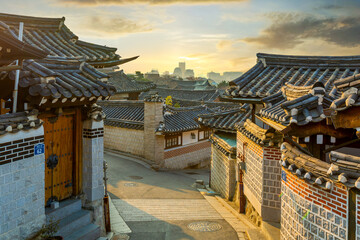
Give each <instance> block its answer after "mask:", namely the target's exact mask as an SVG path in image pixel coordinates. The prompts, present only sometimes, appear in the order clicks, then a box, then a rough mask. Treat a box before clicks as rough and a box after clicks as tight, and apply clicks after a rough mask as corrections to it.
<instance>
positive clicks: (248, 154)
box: [236, 132, 263, 214]
mask: <svg viewBox="0 0 360 240" xmlns="http://www.w3.org/2000/svg"><path fill="white" fill-rule="evenodd" d="M236 142H237V154H238V156H239V155H240V154H241V155H242V154H243V153H244V152H243V143H247V144H248V145H247V146H246V147H245V148H246V149H245V163H246V170H245V171H244V176H243V182H244V190H245V195H246V197H247V199H248V200H249V201H251V203H252V205H253V206H254V207H255V209H256V211H257V212H258V213H259V214H261V204H262V192H263V174H262V173H263V149H262V147H261V146H260V145H257V144H256V143H254V142H253V141H251V140H250V139H249V138H247V137H245V136H244V135H243V134H241V133H240V132H238V133H237V141H236Z"/></svg>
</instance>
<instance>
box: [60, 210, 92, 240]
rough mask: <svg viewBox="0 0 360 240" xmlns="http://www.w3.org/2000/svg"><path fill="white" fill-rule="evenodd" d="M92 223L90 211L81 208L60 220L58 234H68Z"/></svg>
mask: <svg viewBox="0 0 360 240" xmlns="http://www.w3.org/2000/svg"><path fill="white" fill-rule="evenodd" d="M90 223H91V216H90V211H86V210H80V211H77V212H75V213H73V214H71V215H69V216H66V217H64V218H63V219H61V220H60V223H59V230H58V231H57V233H56V235H59V236H63V237H65V236H67V235H70V234H71V233H72V232H74V231H76V230H77V229H80V228H82V227H84V226H86V225H89V224H90Z"/></svg>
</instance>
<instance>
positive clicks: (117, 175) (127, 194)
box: [105, 154, 245, 240]
mask: <svg viewBox="0 0 360 240" xmlns="http://www.w3.org/2000/svg"><path fill="white" fill-rule="evenodd" d="M105 159H106V160H107V161H108V165H109V169H108V171H109V172H108V173H109V174H108V175H109V188H108V189H109V192H110V195H111V198H112V203H113V205H114V207H115V208H116V209H117V211H118V212H119V213H120V215H121V217H122V218H123V221H124V222H125V223H126V225H127V226H128V227H129V229H131V233H128V235H129V237H130V240H136V239H139V240H147V239H149V240H150V239H151V240H180V239H190V240H195V239H206V240H221V239H224V240H236V239H241V240H243V239H245V236H244V235H243V231H244V229H245V227H241V226H242V225H241V222H238V223H237V224H235V219H234V222H233V223H232V224H231V221H230V222H229V219H230V218H229V216H230V215H226V214H225V213H226V212H225V210H226V209H225V208H224V207H223V206H222V205H221V203H218V204H216V203H215V202H214V201H212V199H210V201H209V199H205V198H204V196H203V195H202V194H201V193H200V192H199V191H197V189H195V188H194V187H192V185H193V183H194V180H195V179H203V180H206V179H208V173H209V172H208V170H204V169H202V170H194V169H191V170H184V171H173V172H171V171H168V172H155V171H153V170H151V169H148V168H145V167H144V166H142V165H140V164H138V163H136V162H132V161H129V160H128V159H126V158H122V157H121V155H113V154H111V155H110V154H105ZM214 200H215V201H217V200H216V198H215V199H214ZM226 218H227V219H228V221H226ZM194 226H195V227H194ZM190 227H193V228H190ZM234 227H235V228H234ZM115 228H116V227H115ZM120 228H123V229H124V225H122V226H120ZM234 229H235V230H234ZM201 230H202V231H201ZM204 230H216V231H204ZM115 231H116V229H115ZM118 232H121V231H118Z"/></svg>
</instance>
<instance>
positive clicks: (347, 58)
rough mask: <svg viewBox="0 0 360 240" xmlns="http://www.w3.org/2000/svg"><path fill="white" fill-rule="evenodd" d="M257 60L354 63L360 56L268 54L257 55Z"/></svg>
mask: <svg viewBox="0 0 360 240" xmlns="http://www.w3.org/2000/svg"><path fill="white" fill-rule="evenodd" d="M256 56H257V58H258V59H259V58H265V61H266V59H268V60H269V59H279V60H288V61H291V60H306V61H311V60H318V61H327V60H328V61H331V60H341V61H354V60H357V61H359V60H360V55H348V56H309V55H282V54H270V53H257V54H256Z"/></svg>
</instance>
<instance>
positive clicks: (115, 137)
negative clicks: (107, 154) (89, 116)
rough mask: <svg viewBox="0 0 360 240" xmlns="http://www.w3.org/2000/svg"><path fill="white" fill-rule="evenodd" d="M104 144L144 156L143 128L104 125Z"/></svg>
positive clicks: (106, 146) (110, 147)
mask: <svg viewBox="0 0 360 240" xmlns="http://www.w3.org/2000/svg"><path fill="white" fill-rule="evenodd" d="M120 143H121V144H120ZM104 146H105V148H109V149H114V150H118V151H122V152H127V153H131V154H134V155H136V156H141V157H144V130H134V129H128V128H119V127H113V126H105V135H104Z"/></svg>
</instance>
